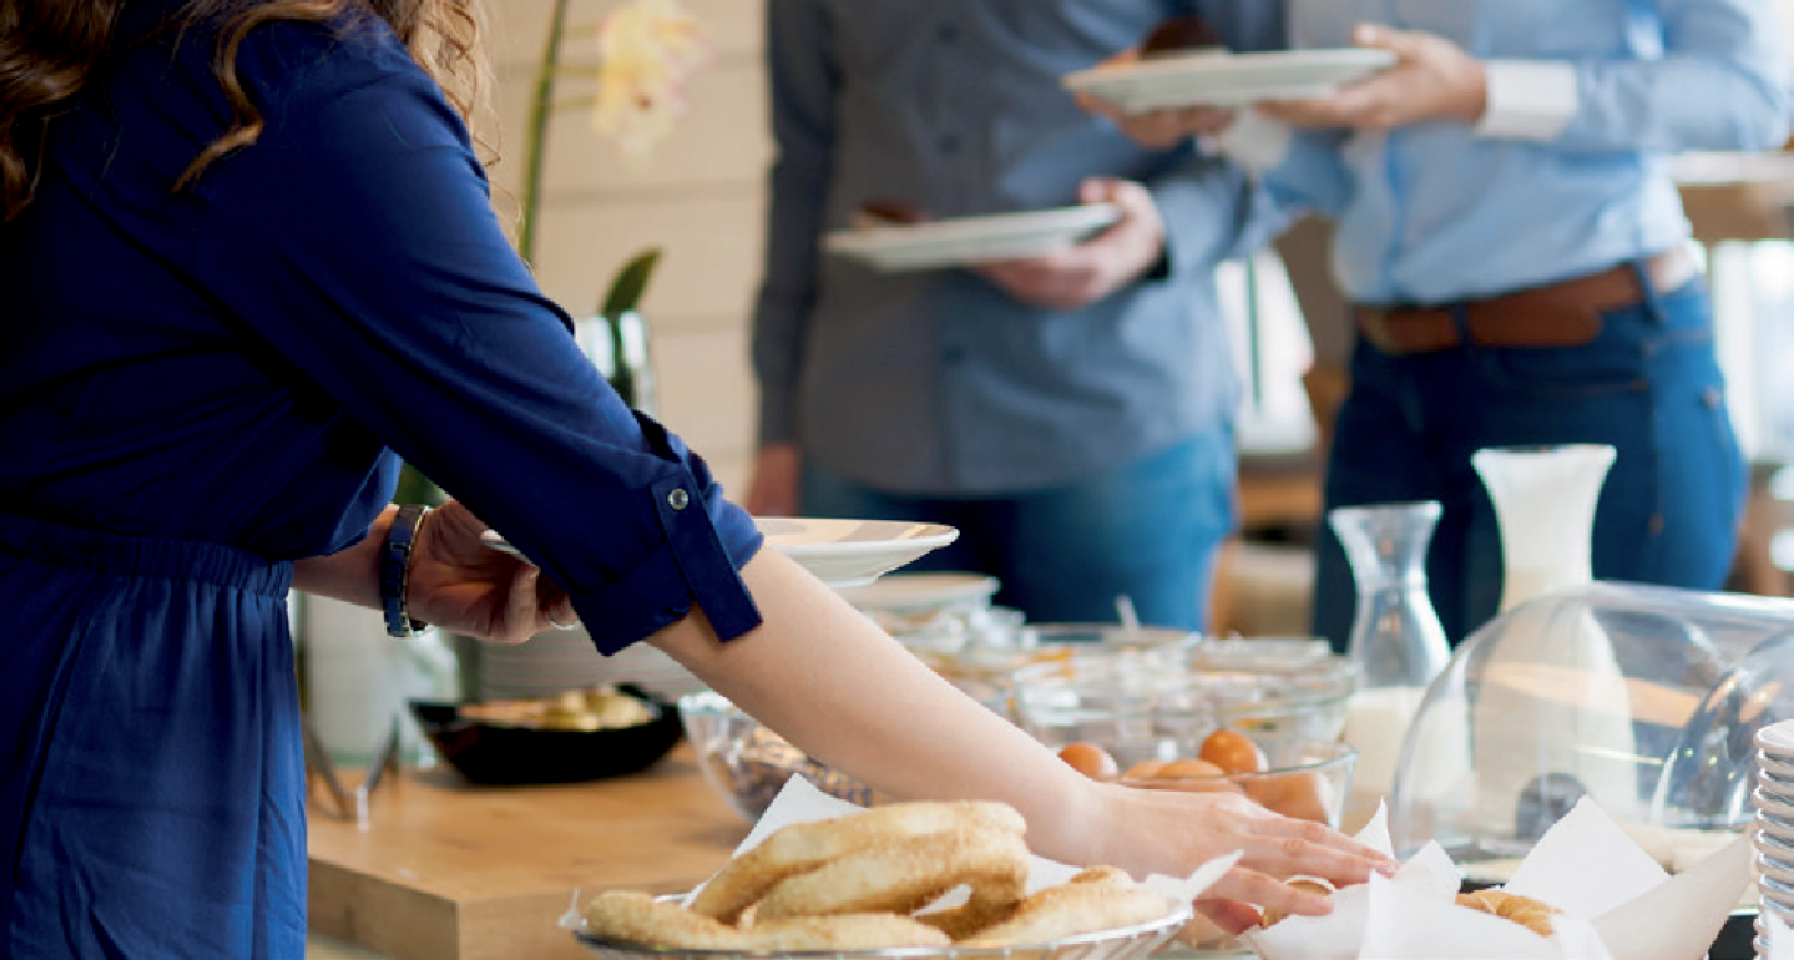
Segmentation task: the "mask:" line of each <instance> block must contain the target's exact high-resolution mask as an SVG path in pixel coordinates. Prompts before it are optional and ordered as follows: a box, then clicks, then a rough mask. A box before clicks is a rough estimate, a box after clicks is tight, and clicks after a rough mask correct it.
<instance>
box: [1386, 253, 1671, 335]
mask: <svg viewBox="0 0 1794 960" xmlns="http://www.w3.org/2000/svg"><path fill="white" fill-rule="evenodd" d="M1644 267H1645V269H1644V273H1645V275H1646V276H1648V277H1650V279H1651V286H1652V287H1653V288H1654V290H1655V292H1657V293H1669V292H1671V291H1674V290H1676V289H1679V288H1680V287H1681V286H1682V285H1683V284H1685V283H1687V282H1688V281H1690V280H1692V279H1694V278H1695V277H1696V276H1697V275H1699V273H1700V264H1699V263H1697V262H1696V261H1695V259H1694V255H1693V254H1692V253H1690V252H1689V251H1688V249H1687V248H1686V247H1682V246H1678V247H1675V248H1674V249H1671V250H1669V251H1667V252H1665V253H1660V254H1658V255H1656V256H1654V257H1651V258H1650V259H1648V260H1646V261H1645V262H1644ZM1643 300H1644V290H1643V289H1642V288H1641V287H1640V286H1639V282H1638V272H1637V271H1635V270H1633V269H1632V265H1631V264H1620V265H1619V266H1617V267H1610V268H1608V269H1606V270H1603V271H1601V272H1600V273H1592V274H1589V275H1588V276H1584V277H1576V278H1574V279H1571V280H1563V281H1560V282H1558V283H1553V284H1547V285H1546V286H1542V287H1532V288H1529V289H1526V290H1517V291H1515V292H1513V293H1506V294H1502V295H1500V296H1496V297H1488V298H1486V299H1482V300H1467V301H1464V302H1463V303H1461V304H1457V305H1455V307H1454V306H1452V305H1447V306H1435V307H1417V306H1394V307H1378V306H1369V305H1362V304H1361V305H1356V306H1354V307H1353V308H1352V313H1353V318H1354V320H1355V321H1356V323H1357V326H1358V333H1359V335H1360V336H1362V337H1363V338H1364V339H1365V340H1367V341H1368V342H1369V343H1370V344H1371V345H1372V346H1375V347H1376V348H1377V349H1378V350H1381V351H1383V352H1384V353H1388V354H1396V355H1402V354H1410V353H1427V352H1429V351H1433V350H1445V349H1449V348H1451V347H1456V346H1460V345H1462V343H1463V337H1462V335H1461V334H1460V331H1459V329H1458V324H1457V323H1456V322H1455V321H1454V320H1453V319H1452V311H1453V309H1454V308H1455V309H1462V310H1463V313H1464V326H1465V327H1466V328H1467V329H1468V330H1469V333H1470V339H1471V341H1472V342H1474V343H1476V344H1478V345H1481V346H1486V347H1578V346H1582V345H1583V344H1586V343H1590V342H1592V341H1593V340H1594V339H1595V337H1597V336H1599V335H1600V333H1601V314H1602V313H1603V311H1607V310H1614V309H1619V308H1622V307H1629V306H1634V305H1636V304H1638V303H1640V302H1641V301H1643Z"/></svg>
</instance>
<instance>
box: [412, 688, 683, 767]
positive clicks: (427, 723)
mask: <svg viewBox="0 0 1794 960" xmlns="http://www.w3.org/2000/svg"><path fill="white" fill-rule="evenodd" d="M618 690H619V691H620V692H622V693H624V694H627V695H629V696H632V697H635V698H637V699H639V700H641V701H643V702H645V703H647V704H648V706H649V707H651V708H652V709H653V710H654V719H652V720H649V721H648V722H646V723H642V724H637V725H635V726H632V727H613V728H610V729H606V730H553V729H538V728H534V727H526V726H518V725H514V724H501V723H489V722H486V721H483V720H474V719H472V718H470V717H468V716H466V715H465V714H464V713H463V712H462V711H463V709H464V708H465V707H466V706H471V704H460V703H447V702H441V701H433V700H412V701H410V704H409V705H410V708H411V715H412V716H413V717H416V718H417V723H418V726H419V727H420V728H422V730H423V732H424V734H425V735H426V736H428V737H429V738H430V742H431V743H433V744H435V746H436V752H437V754H438V755H439V756H441V757H442V759H443V762H445V763H447V764H448V765H449V766H451V767H453V768H455V770H456V771H457V772H458V773H460V774H461V776H463V777H465V778H466V779H467V780H468V781H470V782H472V783H478V784H491V785H520V784H538V783H579V782H583V781H587V780H599V779H603V778H605V777H616V776H622V775H624V774H629V773H635V772H637V771H640V770H643V769H646V768H647V767H649V766H650V765H652V764H653V763H654V762H655V761H657V760H659V759H660V758H661V757H664V756H666V755H667V754H668V753H669V752H671V751H672V749H673V747H674V746H676V745H677V744H678V743H679V740H680V738H681V737H682V736H683V735H684V728H683V726H682V725H681V723H680V722H679V712H678V710H676V709H674V708H673V706H672V705H671V704H669V703H666V702H665V701H663V700H660V699H659V698H657V697H655V696H653V695H652V694H649V693H647V692H646V691H643V690H642V689H641V688H639V687H636V686H634V685H632V684H622V685H620V686H619V687H618Z"/></svg>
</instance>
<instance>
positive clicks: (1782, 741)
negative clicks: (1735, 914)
mask: <svg viewBox="0 0 1794 960" xmlns="http://www.w3.org/2000/svg"><path fill="white" fill-rule="evenodd" d="M1752 797H1753V798H1754V799H1755V800H1756V806H1757V831H1756V839H1755V841H1754V842H1755V844H1756V849H1757V857H1756V861H1757V938H1756V947H1757V956H1758V957H1759V958H1771V957H1773V958H1775V960H1783V958H1794V934H1790V933H1789V929H1790V928H1794V720H1784V721H1782V722H1780V723H1772V724H1770V725H1768V726H1766V727H1763V728H1762V729H1761V730H1758V731H1757V787H1756V790H1755V792H1754V793H1753V794H1752Z"/></svg>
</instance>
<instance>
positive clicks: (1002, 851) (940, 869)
mask: <svg viewBox="0 0 1794 960" xmlns="http://www.w3.org/2000/svg"><path fill="white" fill-rule="evenodd" d="M1027 882H1028V846H1027V844H1026V843H1024V842H1023V841H1022V838H1021V837H1020V836H1019V835H1017V834H1013V833H1007V832H1001V831H996V830H953V831H950V832H947V833H941V834H933V835H929V836H924V837H919V838H913V839H902V840H897V841H883V842H876V843H873V844H871V845H869V846H866V847H864V848H861V849H859V850H855V851H854V852H852V853H849V854H847V855H845V856H842V857H838V858H836V859H834V860H831V861H829V862H828V863H826V864H823V865H822V866H819V867H817V868H816V869H814V870H810V871H807V872H804V873H799V874H797V875H795V876H790V877H787V878H785V879H783V880H780V881H779V882H778V883H775V884H773V886H772V888H771V889H769V890H767V891H766V896H765V897H763V898H761V900H760V903H759V905H758V906H757V907H756V908H755V916H756V917H757V918H758V919H757V921H756V922H764V921H767V920H778V919H782V918H785V917H805V916H808V917H814V916H832V915H835V914H843V913H909V912H910V911H912V910H916V909H919V908H921V907H925V906H927V905H928V904H930V903H932V902H933V901H935V900H936V899H938V898H939V897H940V896H941V895H942V894H944V893H946V892H947V891H949V890H952V889H953V888H955V887H957V886H959V885H961V884H967V885H969V886H970V887H971V888H972V899H973V901H979V902H982V903H984V904H1002V903H1007V902H1013V901H1015V900H1018V899H1020V898H1021V894H1022V892H1023V891H1024V890H1025V889H1026V888H1027Z"/></svg>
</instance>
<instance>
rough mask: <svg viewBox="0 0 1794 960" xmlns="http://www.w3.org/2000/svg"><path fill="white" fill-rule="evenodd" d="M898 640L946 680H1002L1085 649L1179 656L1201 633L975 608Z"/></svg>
mask: <svg viewBox="0 0 1794 960" xmlns="http://www.w3.org/2000/svg"><path fill="white" fill-rule="evenodd" d="M897 639H898V640H900V641H902V643H903V645H904V646H906V647H908V648H909V649H910V652H912V653H914V654H915V655H916V656H917V657H918V658H920V659H921V660H922V661H923V662H924V663H927V664H928V665H929V666H931V667H933V668H934V669H935V671H936V672H937V673H939V674H941V675H942V676H944V677H947V678H948V679H951V680H979V681H985V682H1005V681H1006V680H1007V679H1008V677H1009V675H1010V674H1012V673H1014V672H1015V671H1016V670H1017V669H1020V668H1022V667H1026V666H1029V665H1031V664H1037V663H1058V662H1064V661H1066V660H1069V659H1071V658H1072V657H1074V656H1078V655H1081V654H1085V653H1092V652H1107V653H1116V654H1123V655H1127V656H1136V657H1144V656H1165V657H1169V658H1171V659H1173V660H1176V659H1180V658H1181V656H1182V654H1183V652H1184V651H1187V650H1189V649H1191V648H1193V647H1196V646H1199V645H1200V643H1201V641H1202V637H1201V635H1200V634H1196V633H1191V632H1189V631H1186V630H1171V629H1165V628H1159V627H1136V628H1133V629H1129V628H1127V627H1123V626H1120V625H1118V624H1102V623H1034V624H1030V623H1025V622H1023V620H1022V618H1021V614H1020V612H1019V611H1015V610H1008V609H1006V608H1003V607H992V608H989V609H986V610H974V611H971V612H970V613H969V614H968V615H966V616H964V617H960V618H955V619H950V620H946V621H942V622H937V623H935V624H933V625H931V627H930V628H929V629H923V630H918V631H914V632H910V633H901V634H898V635H897Z"/></svg>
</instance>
